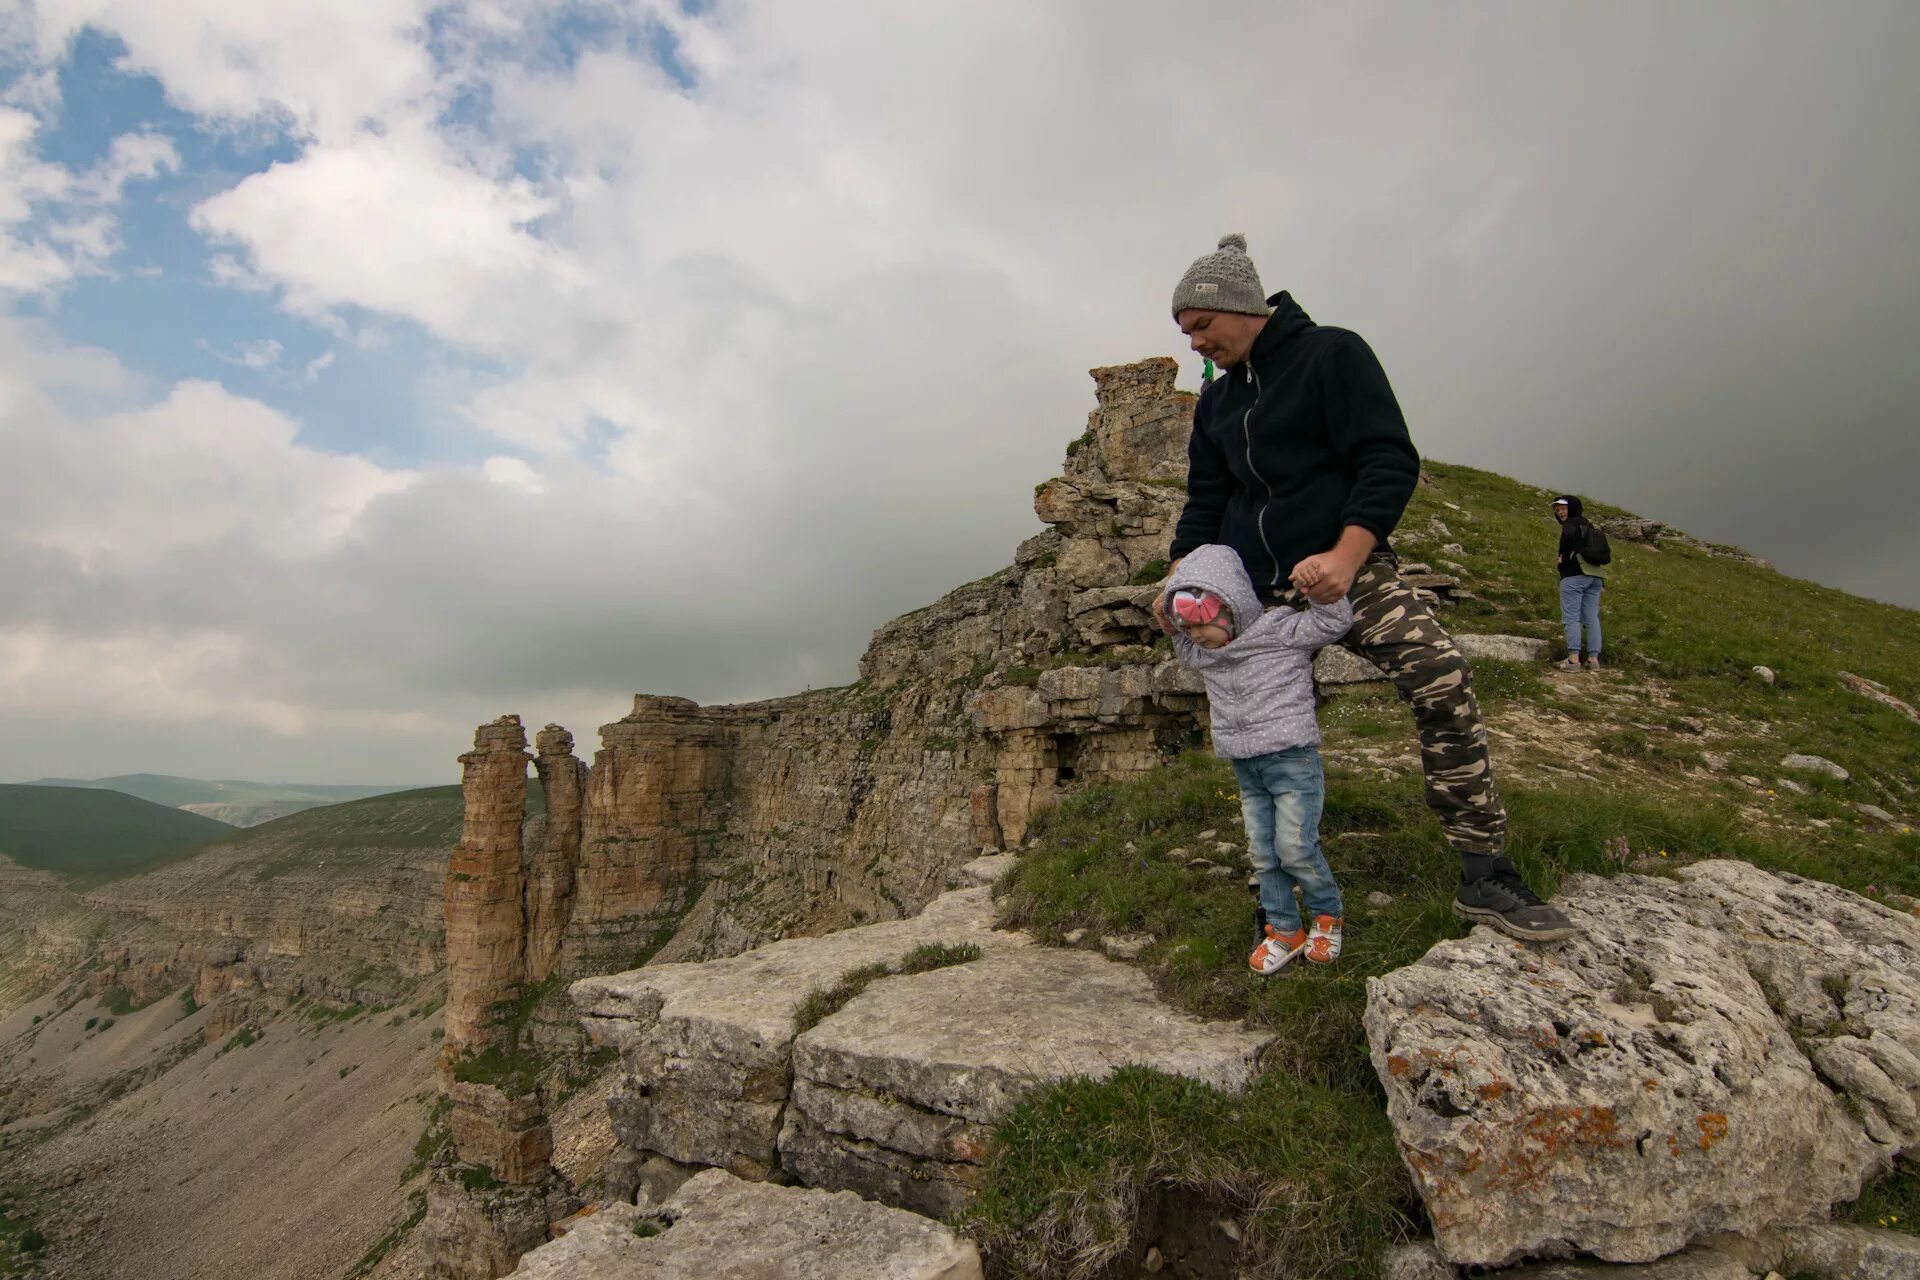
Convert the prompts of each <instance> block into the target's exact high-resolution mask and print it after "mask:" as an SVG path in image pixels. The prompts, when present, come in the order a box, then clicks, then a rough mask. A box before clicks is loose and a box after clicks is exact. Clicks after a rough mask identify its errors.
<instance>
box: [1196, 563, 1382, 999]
mask: <svg viewBox="0 0 1920 1280" xmlns="http://www.w3.org/2000/svg"><path fill="white" fill-rule="evenodd" d="M1165 593H1166V596H1167V602H1166V603H1167V613H1168V616H1170V617H1171V618H1173V619H1174V634H1173V647H1174V652H1175V653H1176V654H1177V655H1178V656H1179V659H1180V661H1181V663H1182V664H1183V665H1184V666H1186V667H1188V668H1190V669H1192V670H1194V671H1197V672H1199V673H1200V676H1201V678H1203V679H1204V680H1205V681H1206V682H1207V703H1208V707H1209V709H1210V711H1211V714H1212V719H1213V749H1214V753H1215V754H1216V755H1219V756H1222V757H1224V758H1226V759H1227V760H1229V761H1231V762H1232V764H1233V772H1234V776H1235V777H1236V778H1237V779H1238V780H1239V783H1240V811H1241V814H1242V815H1243V816H1244V817H1245V819H1246V829H1247V849H1248V855H1249V858H1250V860H1251V862H1252V864H1253V872H1254V876H1255V878H1256V879H1257V881H1258V883H1259V890H1260V906H1261V910H1262V912H1263V914H1264V917H1265V924H1264V926H1263V927H1262V937H1261V939H1260V942H1259V945H1258V946H1256V947H1255V948H1254V950H1253V954H1252V955H1251V956H1249V957H1248V958H1247V963H1248V965H1249V966H1250V967H1251V968H1252V969H1253V971H1254V972H1255V973H1257V974H1261V975H1263V976H1264V975H1271V974H1275V973H1278V972H1280V970H1281V969H1283V968H1285V967H1286V966H1287V964H1288V963H1289V962H1290V961H1292V960H1293V958H1294V957H1295V956H1298V955H1303V954H1304V955H1305V956H1306V958H1307V959H1308V960H1309V961H1310V962H1312V963H1315V964H1330V963H1332V962H1333V961H1334V959H1336V958H1337V957H1338V956H1339V954H1340V927H1341V920H1342V917H1343V915H1344V910H1343V907H1342V904H1341V900H1340V887H1339V885H1337V884H1335V883H1334V879H1333V871H1332V870H1331V869H1330V868H1329V867H1328V866H1327V860H1326V858H1325V856H1324V855H1322V853H1321V852H1320V809H1321V806H1322V804H1323V803H1324V801H1325V797H1326V779H1325V776H1324V774H1323V773H1322V772H1321V768H1320V750H1319V746H1320V724H1319V721H1318V720H1317V719H1316V718H1315V716H1314V708H1313V655H1314V651H1315V650H1317V649H1319V648H1321V647H1322V646H1323V645H1327V644H1330V643H1332V642H1333V641H1335V640H1338V639H1339V638H1340V637H1341V636H1344V635H1345V634H1346V633H1347V631H1348V629H1349V628H1350V627H1352V625H1353V608H1352V606H1351V605H1349V604H1348V603H1347V601H1346V600H1344V599H1343V600H1340V601H1338V602H1336V603H1334V604H1330V605H1321V604H1312V603H1311V602H1309V606H1308V607H1307V608H1305V609H1289V608H1285V607H1281V608H1276V609H1271V610H1264V611H1263V609H1262V607H1261V604H1260V597H1259V596H1258V595H1257V594H1256V593H1255V592H1254V589H1253V582H1252V580H1251V579H1249V578H1248V577H1247V571H1246V568H1245V566H1243V565H1242V564H1241V563H1240V556H1239V554H1238V553H1237V552H1235V551H1234V550H1233V549H1232V548H1231V547H1224V546H1217V545H1208V546H1203V547H1200V548H1197V549H1196V550H1194V551H1192V552H1191V553H1189V554H1188V555H1187V556H1186V557H1185V558H1184V559H1182V560H1181V561H1180V565H1179V567H1178V568H1177V569H1176V570H1175V571H1174V573H1173V575H1172V576H1171V577H1170V578H1169V579H1168V581H1167V584H1166V587H1165ZM1295 886H1298V887H1299V890H1300V897H1301V901H1302V902H1304V903H1305V905H1306V909H1307V914H1308V915H1309V916H1310V917H1311V919H1312V926H1311V928H1307V927H1304V926H1303V924H1302V921H1301V918H1300V910H1299V907H1298V906H1297V905H1296V904H1295V902H1294V888H1295Z"/></svg>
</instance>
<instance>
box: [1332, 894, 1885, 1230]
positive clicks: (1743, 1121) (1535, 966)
mask: <svg viewBox="0 0 1920 1280" xmlns="http://www.w3.org/2000/svg"><path fill="white" fill-rule="evenodd" d="M1679 875H1680V878H1679V880H1677V881H1674V880H1665V879H1657V878H1652V877H1646V876H1633V875H1628V876H1620V877H1617V878H1615V879H1610V880H1609V879H1601V878H1599V877H1594V876H1573V877H1570V878H1569V879H1568V880H1567V881H1566V882H1565V884H1564V885H1563V891H1562V893H1561V894H1560V895H1559V896H1558V898H1557V899H1556V902H1557V903H1558V905H1560V906H1561V907H1562V908H1563V909H1564V910H1566V911H1567V913H1568V914H1569V915H1570V916H1571V917H1572V918H1573V919H1574V920H1575V922H1576V923H1578V924H1579V925H1580V926H1581V928H1582V930H1583V933H1582V935H1581V936H1580V937H1578V938H1575V939H1573V940H1571V941H1569V942H1566V943H1564V944H1559V945H1556V946H1552V947H1526V946H1521V945H1518V944H1516V943H1514V942H1512V941H1511V940H1509V939H1507V938H1504V937H1502V936H1501V935H1499V934H1497V933H1495V932H1493V931H1492V930H1490V929H1487V928H1479V929H1476V930H1474V932H1473V934H1472V935H1471V936H1469V937H1467V938H1463V939H1459V940H1456V941H1451V942H1444V943H1441V944H1440V945H1439V946H1436V947H1435V948H1433V950H1432V951H1430V952H1429V953H1428V954H1427V956H1426V957H1425V958H1424V959H1422V960H1421V961H1420V962H1419V963H1417V964H1414V965H1410V966H1408V967H1407V968H1405V969H1401V970H1399V971H1397V972H1395V973H1392V974H1389V975H1388V976H1386V977H1385V978H1381V979H1375V980H1372V981H1370V982H1369V983H1368V1001H1367V1012H1366V1019H1365V1021H1366V1029H1367V1036H1368V1042H1369V1045H1370V1047H1371V1051H1372V1058H1373V1064H1374V1069H1375V1070H1376V1072H1378V1074H1379V1076H1380V1080H1381V1082H1382V1084H1383V1085H1384V1086H1385V1088H1386V1092H1387V1099H1388V1112H1389V1114H1390V1116H1391V1118H1392V1120H1393V1123H1394V1129H1395V1133H1396V1136H1397V1138H1398V1141H1399V1144H1400V1150H1401V1154H1402V1156H1403V1157H1404V1158H1405V1160H1406V1162H1407V1165H1408V1168H1409V1169H1410V1170H1411V1171H1412V1173H1413V1177H1414V1181H1415V1184H1416V1185H1417V1187H1418V1188H1419V1191H1420V1194H1421V1197H1422V1198H1423V1199H1424V1200H1425V1202H1426V1205H1427V1210H1428V1213H1429V1215H1430V1216H1431V1218H1432V1221H1433V1223H1434V1229H1435V1237H1436V1241H1437V1243H1438V1245H1439V1247H1440V1249H1441V1251H1442V1252H1443V1253H1444V1254H1445V1255H1446V1257H1447V1258H1448V1259H1449V1260H1450V1261H1452V1262H1456V1263H1472V1264H1482V1265H1503V1264H1506V1263H1509V1262H1512V1261H1515V1260H1517V1259H1520V1258H1522V1257H1527V1256H1532V1257H1548V1258H1551V1257H1556V1256H1567V1255H1570V1254H1572V1253H1573V1252H1575V1251H1580V1252H1585V1253H1589V1254H1592V1255H1594V1256H1596V1257H1598V1258H1602V1259H1607V1260H1611V1261H1617V1262H1646V1261H1651V1260H1653V1259H1657V1258H1660V1257H1663V1256H1665V1255H1667V1254H1670V1253H1673V1252H1675V1251H1677V1250H1679V1249H1681V1248H1683V1247H1685V1246H1686V1245H1687V1244H1688V1243H1689V1242H1690V1241H1692V1240H1695V1239H1697V1238H1700V1237H1702V1236H1705V1235H1708V1234H1711V1233H1713V1232H1720V1231H1733V1232H1741V1233H1747V1234H1751V1233H1756V1232H1759V1231H1761V1230H1763V1229H1765V1228H1768V1227H1771V1226H1774V1225H1776V1224H1780V1223H1793V1222H1808V1221H1813V1220H1818V1219H1821V1218H1824V1217H1825V1216H1826V1214H1827V1212H1828V1209H1829V1207H1830V1206H1831V1205H1833V1204H1834V1203H1836V1202H1839V1201H1844V1200H1849V1199H1852V1198H1853V1197H1854V1196H1856V1195H1857V1194H1858V1193H1859V1190H1860V1186H1861V1184H1862V1182H1863V1181H1864V1180H1866V1179H1867V1178H1869V1177H1871V1176H1873V1175H1874V1174H1875V1173H1877V1172H1878V1171H1880V1170H1881V1169H1884V1168H1886V1167H1887V1165H1888V1164H1889V1162H1890V1161H1891V1160H1892V1158H1893V1157H1894V1156H1895V1155H1897V1154H1899V1153H1900V1152H1902V1151H1903V1150H1906V1149H1907V1148H1908V1147H1910V1146H1912V1145H1913V1144H1914V1143H1915V1141H1916V1139H1917V1138H1920V1125H1917V1123H1916V1105H1917V1104H1920V920H1916V919H1914V918H1913V917H1911V916H1904V915H1901V914H1899V913H1897V912H1895V911H1892V910H1890V909H1888V908H1886V907H1883V906H1880V905H1879V904H1877V903H1874V902H1871V901H1869V900H1867V899H1865V898H1862V897H1860V896H1858V895H1856V894H1853V893H1850V892H1848V891H1846V890H1844V889H1840V888H1837V887H1835V886H1833V885H1828V884H1823V883H1820V882H1817V881H1811V880H1804V879H1800V878H1798V877H1795V876H1789V875H1777V874H1774V873H1771V872H1767V871H1762V870H1760V869H1759V868H1756V867H1753V866H1750V865H1748V864H1746V863H1742V862H1734V861H1710V862H1702V863H1698V864H1695V865H1693V866H1690V867H1686V868H1684V869H1683V870H1682V871H1681V872H1680V873H1679Z"/></svg>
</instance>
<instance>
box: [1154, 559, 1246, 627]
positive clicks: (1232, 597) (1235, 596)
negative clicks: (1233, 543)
mask: <svg viewBox="0 0 1920 1280" xmlns="http://www.w3.org/2000/svg"><path fill="white" fill-rule="evenodd" d="M1196 588H1198V589H1201V590H1206V591H1211V592H1213V594H1215V595H1217V596H1219V597H1220V598H1221V599H1222V600H1224V601H1225V602H1226V606H1227V611H1228V613H1230V614H1231V615H1232V616H1233V634H1234V635H1235V636H1240V635H1244V634H1246V632H1247V629H1248V628H1249V627H1251V626H1253V624H1254V623H1256V622H1258V621H1260V614H1261V612H1262V606H1261V604H1260V597H1259V596H1258V595H1257V594H1255V592H1254V589H1253V579H1251V578H1249V577H1248V576H1247V569H1246V566H1245V565H1243V564H1241V563H1240V553H1239V552H1237V551H1235V550H1234V549H1233V548H1232V547H1223V546H1220V545H1219V544H1218V543H1211V542H1210V543H1208V544H1207V545H1205V546H1202V547H1195V548H1194V549H1193V550H1192V551H1190V552H1188V553H1187V555H1186V558H1185V559H1183V560H1181V561H1180V567H1179V568H1177V569H1175V570H1174V571H1173V576H1172V577H1171V578H1169V579H1168V580H1167V587H1166V593H1165V594H1166V596H1167V597H1168V598H1169V600H1171V598H1172V595H1173V593H1174V592H1176V591H1191V590H1194V589H1196Z"/></svg>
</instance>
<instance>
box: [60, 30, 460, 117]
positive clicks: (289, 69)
mask: <svg viewBox="0 0 1920 1280" xmlns="http://www.w3.org/2000/svg"><path fill="white" fill-rule="evenodd" d="M432 7H433V6H432V5H430V4H428V3H425V2H424V0H377V2H374V0H367V2H362V3H347V4H342V3H337V2H336V0H274V3H272V4H259V3H254V2H253V0H168V2H167V3H166V4H154V3H151V0H37V4H36V6H35V13H36V17H37V19H38V24H39V46H40V51H41V55H42V56H43V57H44V58H47V59H49V60H51V59H52V58H53V57H55V56H57V54H58V51H59V50H61V49H62V48H64V47H65V46H66V44H67V43H68V42H69V41H70V40H72V39H73V37H74V36H75V35H77V34H78V33H79V32H80V31H81V30H82V29H83V28H85V27H89V26H91V27H93V28H95V29H97V30H100V31H105V32H110V33H112V34H113V35H115V36H117V37H119V38H120V39H121V40H122V41H124V42H125V44H126V46H127V52H126V55H125V57H124V58H123V59H122V65H123V66H125V67H126V68H128V69H130V70H137V71H143V72H148V73H150V74H152V75H154V76H156V77H157V78H158V79H159V81H160V83H161V84H162V85H163V86H165V88H166V91H167V96H168V98H169V99H171V100H172V101H173V102H174V103H176V104H177V105H179V106H180V107H181V108H183V109H185V110H187V111H191V112H194V113H195V114H198V115H203V116H207V117H210V118H213V119H218V120H224V121H255V120H259V119H262V118H272V119H279V120H284V121H286V122H287V123H289V124H290V125H291V126H292V127H293V128H295V129H296V130H298V131H299V132H301V133H302V134H304V135H307V136H315V137H335V136H340V135H342V134H346V133H351V132H353V131H354V130H357V129H358V128H360V127H361V126H362V125H363V124H364V123H365V122H366V121H368V120H379V119H383V118H385V117H386V116H388V115H390V114H391V113H392V112H393V111H395V110H396V109H398V108H400V107H402V106H404V105H405V104H408V103H410V102H413V101H415V100H417V99H420V98H422V97H424V96H427V95H430V94H431V92H432V90H433V87H434V85H433V63H432V59H431V58H430V57H429V55H428V53H427V51H426V48H425V44H424V40H423V35H424V30H423V23H424V21H425V18H426V15H427V13H428V12H429V10H430V9H431V8H432Z"/></svg>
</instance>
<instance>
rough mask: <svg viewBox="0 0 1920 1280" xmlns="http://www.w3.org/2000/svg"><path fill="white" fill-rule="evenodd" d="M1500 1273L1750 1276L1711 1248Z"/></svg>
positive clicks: (1557, 1279) (1612, 1279)
mask: <svg viewBox="0 0 1920 1280" xmlns="http://www.w3.org/2000/svg"><path fill="white" fill-rule="evenodd" d="M1500 1274H1501V1277H1502V1280H1753V1275H1752V1273H1751V1272H1749V1271H1748V1270H1747V1269H1746V1267H1744V1266H1742V1265H1741V1264H1740V1263H1739V1262H1738V1261H1736V1260H1735V1259H1733V1258H1730V1257H1728V1256H1727V1255H1726V1254H1724V1253H1716V1252H1714V1251H1713V1250H1711V1249H1689V1250H1687V1251H1686V1252H1685V1253H1676V1254H1674V1255H1672V1256H1671V1257H1666V1258H1661V1259H1659V1260H1658V1261H1655V1262H1645V1263H1625V1264H1621V1263H1611V1262H1542V1263H1536V1264H1534V1265H1533V1266H1530V1267H1515V1268H1514V1269H1513V1270H1511V1271H1503V1272H1501V1273H1500Z"/></svg>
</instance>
